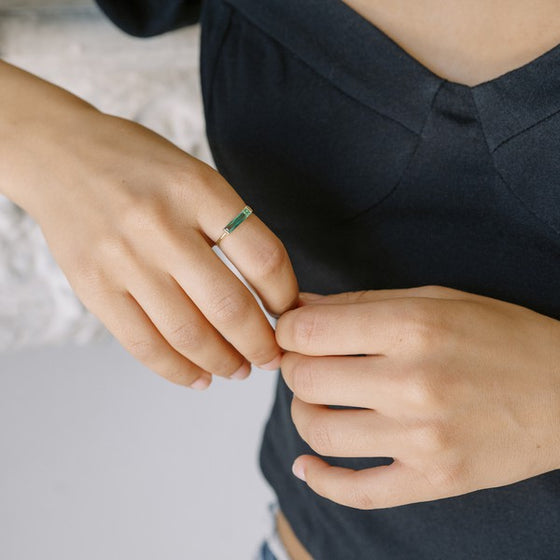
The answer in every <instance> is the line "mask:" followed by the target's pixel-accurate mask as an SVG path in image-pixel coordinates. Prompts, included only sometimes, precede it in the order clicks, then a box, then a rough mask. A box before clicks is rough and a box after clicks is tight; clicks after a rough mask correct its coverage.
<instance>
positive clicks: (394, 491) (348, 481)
mask: <svg viewBox="0 0 560 560" xmlns="http://www.w3.org/2000/svg"><path fill="white" fill-rule="evenodd" d="M292 470H293V471H294V474H295V475H296V476H298V473H299V474H301V475H302V476H303V477H304V479H305V482H306V483H307V485H308V486H309V488H311V490H313V491H314V492H315V493H317V494H319V496H323V498H327V499H329V500H332V501H333V502H336V503H337V504H341V505H343V506H348V507H351V508H355V509H361V510H373V509H382V508H388V507H395V506H401V505H405V504H412V503H416V502H424V501H429V500H435V499H438V498H442V497H445V496H443V495H441V493H439V492H438V491H437V489H435V488H433V487H431V486H430V485H429V484H428V483H427V482H426V480H425V479H424V477H422V476H421V475H420V474H419V473H418V472H417V471H415V470H413V469H411V468H409V467H407V466H406V465H404V464H403V463H400V462H399V461H394V462H393V463H391V464H390V465H382V466H379V467H373V468H369V469H362V470H357V471H356V470H353V469H347V468H344V467H333V466H330V465H329V464H328V463H326V462H325V461H323V460H322V459H320V458H319V457H315V456H313V455H301V456H300V457H298V458H297V459H296V461H295V462H294V465H293V467H292ZM298 478H301V476H298Z"/></svg>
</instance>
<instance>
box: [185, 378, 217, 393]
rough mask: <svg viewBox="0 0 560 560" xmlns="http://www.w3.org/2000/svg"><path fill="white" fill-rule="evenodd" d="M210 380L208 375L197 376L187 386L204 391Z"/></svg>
mask: <svg viewBox="0 0 560 560" xmlns="http://www.w3.org/2000/svg"><path fill="white" fill-rule="evenodd" d="M210 381H212V379H211V377H210V376H209V375H203V376H202V377H199V378H198V379H197V380H196V381H195V382H194V383H191V384H190V385H189V387H190V388H191V389H196V390H197V391H204V389H207V388H208V386H209V385H210Z"/></svg>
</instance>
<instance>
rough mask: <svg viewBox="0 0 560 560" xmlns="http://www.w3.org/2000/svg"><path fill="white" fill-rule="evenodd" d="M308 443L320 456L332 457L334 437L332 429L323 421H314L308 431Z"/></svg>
mask: <svg viewBox="0 0 560 560" xmlns="http://www.w3.org/2000/svg"><path fill="white" fill-rule="evenodd" d="M306 435H307V443H308V444H309V446H310V447H311V448H312V449H313V450H314V451H316V452H317V453H319V454H320V455H327V456H329V455H332V453H333V450H334V448H333V437H332V434H331V431H330V428H329V426H328V425H327V424H325V423H324V422H323V421H321V420H312V421H311V422H310V423H309V425H308V426H307V429H306Z"/></svg>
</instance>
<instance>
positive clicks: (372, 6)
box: [277, 0, 560, 560]
mask: <svg viewBox="0 0 560 560" xmlns="http://www.w3.org/2000/svg"><path fill="white" fill-rule="evenodd" d="M342 1H343V2H344V3H345V4H347V5H348V6H349V7H350V8H352V9H353V10H355V11H356V12H358V13H359V14H360V15H361V16H362V17H364V18H365V19H367V20H369V21H370V22H372V23H373V24H374V25H375V26H376V27H378V28H380V29H381V30H382V31H383V32H384V33H385V34H386V35H388V36H389V37H391V39H393V40H394V41H395V42H396V43H397V44H398V45H399V46H400V47H401V48H402V49H404V50H405V51H406V52H408V53H409V54H410V55H411V56H412V57H413V58H415V59H416V60H418V61H419V62H420V63H421V64H422V65H424V66H425V67H426V68H428V69H429V70H431V71H432V72H433V73H434V74H436V75H437V76H439V77H441V78H444V79H447V80H449V81H452V82H456V83H460V84H464V85H467V86H476V85H478V84H480V83H482V82H485V81H488V80H492V79H494V78H496V77H498V76H500V75H502V74H505V73H506V72H509V71H510V70H513V69H515V68H518V67H520V66H523V65H525V64H527V63H529V62H531V61H532V60H534V59H535V58H537V57H538V56H540V55H541V54H543V53H545V52H546V51H548V50H550V49H551V48H553V47H555V46H556V45H558V44H560V26H559V25H558V24H557V22H558V21H560V2H557V0H534V1H533V2H527V1H526V0H469V1H468V2H464V1H463V0H448V1H446V2H443V1H441V0H342ZM277 528H278V533H279V536H280V539H281V540H282V542H283V543H284V546H285V548H286V550H287V551H288V554H289V556H290V558H291V560H312V557H311V555H310V554H309V553H308V552H307V551H306V550H305V548H304V547H303V545H302V544H301V543H300V542H299V540H298V539H297V537H296V536H295V534H294V533H293V531H292V529H291V527H290V525H289V523H288V521H287V520H286V518H285V517H284V516H283V514H282V512H279V514H278V517H277Z"/></svg>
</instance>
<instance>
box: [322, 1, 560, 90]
mask: <svg viewBox="0 0 560 560" xmlns="http://www.w3.org/2000/svg"><path fill="white" fill-rule="evenodd" d="M332 2H335V3H336V4H339V5H341V7H342V9H345V10H347V11H348V12H349V14H350V17H353V18H356V19H357V20H359V21H361V22H362V23H365V24H366V26H367V27H369V28H370V30H371V31H372V33H374V34H376V35H377V36H379V37H381V38H382V39H383V40H384V41H387V42H389V43H391V44H392V45H393V48H394V49H396V50H397V51H398V52H399V53H400V54H401V55H402V56H404V57H406V58H408V59H409V60H410V61H411V62H412V63H413V64H414V65H416V66H417V67H419V68H420V69H421V70H422V71H423V72H425V73H427V74H428V75H430V76H431V77H432V78H434V79H436V80H441V81H444V82H446V83H448V84H450V85H451V86H453V87H457V88H464V89H466V90H469V91H475V90H477V89H479V88H482V87H485V86H489V85H492V84H494V83H497V82H499V81H501V80H502V79H504V78H507V77H510V76H511V75H513V74H517V73H523V72H527V71H530V70H531V68H532V67H534V66H537V65H540V64H541V62H543V61H544V60H545V59H548V58H550V57H555V56H557V55H558V56H559V57H560V43H558V44H556V45H554V46H553V47H551V48H550V49H548V50H546V51H545V52H543V53H541V54H540V55H538V56H536V57H534V58H532V59H531V60H529V61H528V62H526V63H524V64H522V65H520V66H517V67H515V68H511V69H510V70H506V71H505V72H502V73H501V74H499V75H497V76H494V77H493V78H490V79H488V80H484V81H482V82H479V83H478V84H475V85H472V86H471V85H468V84H464V83H462V82H458V81H455V80H450V79H448V78H444V77H443V76H440V75H439V74H438V73H437V72H436V71H434V70H432V69H431V68H430V67H429V66H427V65H426V64H424V63H423V62H421V61H420V60H418V59H417V58H416V57H415V56H414V55H412V54H410V53H409V52H408V51H407V50H406V49H405V48H404V47H403V46H401V45H400V43H398V42H397V40H396V39H393V38H392V37H391V36H390V35H388V34H387V33H386V32H385V31H383V29H381V28H380V27H379V26H378V25H376V24H375V23H374V22H373V21H371V20H370V19H368V18H366V17H365V16H363V15H362V14H361V13H360V12H358V11H356V10H355V9H354V8H353V7H352V6H350V5H349V4H347V3H346V2H344V1H343V0H332Z"/></svg>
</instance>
